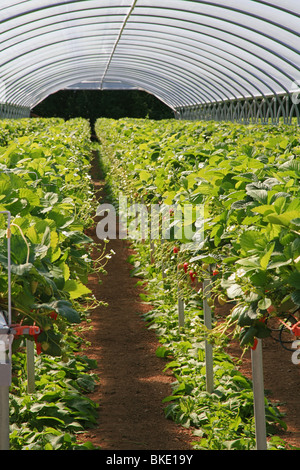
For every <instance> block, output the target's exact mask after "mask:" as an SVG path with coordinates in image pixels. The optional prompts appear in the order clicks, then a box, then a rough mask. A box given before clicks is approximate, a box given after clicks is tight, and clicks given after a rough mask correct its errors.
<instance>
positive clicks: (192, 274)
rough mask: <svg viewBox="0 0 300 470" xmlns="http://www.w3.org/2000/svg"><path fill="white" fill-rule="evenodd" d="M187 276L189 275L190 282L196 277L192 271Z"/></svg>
mask: <svg viewBox="0 0 300 470" xmlns="http://www.w3.org/2000/svg"><path fill="white" fill-rule="evenodd" d="M189 275H190V278H191V281H192V282H194V281H195V279H196V277H197V274H196V273H195V272H194V271H190V272H189Z"/></svg>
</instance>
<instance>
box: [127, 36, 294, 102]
mask: <svg viewBox="0 0 300 470" xmlns="http://www.w3.org/2000/svg"><path fill="white" fill-rule="evenodd" d="M141 31H143V30H141ZM148 35H149V31H147V36H146V37H148ZM127 36H128V33H127ZM132 37H133V38H134V37H135V36H134V34H133V33H132ZM151 39H153V38H151ZM214 39H215V38H214ZM136 40H137V39H136ZM156 40H157V41H158V42H159V39H158V38H156ZM123 41H125V42H126V37H124V39H123ZM189 41H190V40H189ZM217 41H218V42H220V43H221V44H223V43H224V41H221V40H219V39H217ZM167 42H170V43H171V44H172V45H173V44H174V39H171V38H169V37H168V38H167V39H166V38H164V44H165V45H166V44H167ZM178 43H180V50H182V49H183V50H185V49H186V48H189V49H192V48H193V49H196V48H197V47H198V51H199V50H200V51H205V53H207V54H210V55H211V54H213V55H214V56H217V57H219V58H220V59H221V60H223V61H226V62H231V63H232V64H233V65H234V66H235V67H238V68H239V69H243V70H245V72H246V73H247V74H249V75H250V76H253V77H254V78H255V79H257V80H258V81H259V82H261V83H263V84H264V85H265V86H266V88H269V89H270V91H271V92H273V93H275V90H272V88H271V86H270V84H269V83H266V82H265V81H263V80H262V79H261V77H258V76H257V75H256V74H255V73H254V72H251V71H250V70H249V69H246V68H245V65H244V64H247V65H249V66H250V67H251V68H253V69H254V70H255V71H257V72H259V73H261V74H262V75H264V76H267V77H269V78H270V80H271V81H273V82H274V83H277V84H278V85H279V86H282V85H281V82H280V81H279V79H277V78H276V77H274V75H271V74H270V73H269V72H266V70H264V69H262V68H261V67H259V66H258V65H256V64H254V63H253V62H250V61H249V60H246V59H245V58H244V57H242V56H238V55H237V54H233V53H232V52H229V51H228V50H227V49H225V48H221V47H219V46H216V44H215V43H214V44H211V43H207V42H205V41H204V40H203V39H202V40H200V38H198V39H197V45H195V44H192V43H190V42H189V43H188V42H187V37H186V36H179V35H178V34H177V36H176V47H177V48H178ZM226 43H227V44H229V43H228V42H226ZM199 44H201V47H199ZM182 45H183V46H182ZM230 46H231V47H232V48H235V49H237V48H236V46H235V45H234V44H230ZM207 49H210V50H207ZM216 51H220V52H218V53H217V52H216ZM244 52H245V53H247V54H249V55H250V53H248V52H247V51H246V50H244ZM222 54H223V55H222ZM228 56H229V57H230V59H228ZM252 57H253V54H252ZM256 57H257V59H258V60H259V61H260V62H263V63H264V64H267V65H269V66H270V68H271V67H272V68H273V69H274V66H272V65H271V63H270V62H269V61H266V60H263V59H262V58H261V57H258V56H256ZM232 58H234V60H233V59H232ZM249 59H250V58H249ZM211 60H212V59H211ZM241 63H242V64H243V65H242V66H241ZM275 68H276V70H277V72H278V73H280V74H282V75H283V74H284V71H283V70H281V69H279V68H278V67H275ZM289 79H290V77H289ZM249 83H251V82H250V81H249ZM286 91H288V90H286Z"/></svg>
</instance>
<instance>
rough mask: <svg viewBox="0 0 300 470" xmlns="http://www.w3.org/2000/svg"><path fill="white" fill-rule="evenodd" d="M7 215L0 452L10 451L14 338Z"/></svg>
mask: <svg viewBox="0 0 300 470" xmlns="http://www.w3.org/2000/svg"><path fill="white" fill-rule="evenodd" d="M1 213H2V214H6V215H7V270H8V312H7V314H8V319H7V320H8V323H7V324H6V320H5V318H4V316H2V317H1V330H2V334H1V336H2V337H3V339H1V346H2V351H1V359H0V450H9V388H10V384H11V343H12V341H13V336H12V335H10V334H9V328H10V325H11V255H10V235H11V234H10V223H11V213H10V212H9V211H1Z"/></svg>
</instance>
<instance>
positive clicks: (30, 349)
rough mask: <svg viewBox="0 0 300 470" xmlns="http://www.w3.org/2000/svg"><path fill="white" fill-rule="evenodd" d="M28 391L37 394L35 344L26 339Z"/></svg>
mask: <svg viewBox="0 0 300 470" xmlns="http://www.w3.org/2000/svg"><path fill="white" fill-rule="evenodd" d="M26 360H27V391H28V393H34V392H35V367H34V342H33V341H30V340H28V339H26Z"/></svg>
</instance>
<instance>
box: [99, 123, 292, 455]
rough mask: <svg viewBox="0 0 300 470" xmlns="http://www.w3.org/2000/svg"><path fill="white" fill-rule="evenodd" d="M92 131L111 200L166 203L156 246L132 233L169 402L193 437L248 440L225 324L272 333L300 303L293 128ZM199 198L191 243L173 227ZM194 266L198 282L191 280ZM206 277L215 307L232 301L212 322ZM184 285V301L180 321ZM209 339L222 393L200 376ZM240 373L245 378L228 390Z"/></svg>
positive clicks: (246, 333)
mask: <svg viewBox="0 0 300 470" xmlns="http://www.w3.org/2000/svg"><path fill="white" fill-rule="evenodd" d="M96 133H97V136H98V138H99V142H100V144H99V151H100V154H101V165H102V168H103V169H104V171H105V173H106V175H107V179H108V183H109V184H110V188H111V193H112V195H113V198H114V200H115V202H116V205H117V204H118V197H119V193H120V192H121V193H123V194H125V195H126V196H127V197H128V200H129V201H134V202H141V203H143V204H145V205H146V206H147V208H148V213H150V209H151V205H152V204H157V205H160V206H161V207H162V206H164V205H166V206H167V207H168V206H169V207H171V208H172V210H170V211H168V212H169V214H168V219H167V221H168V222H167V223H169V226H167V227H166V228H167V231H168V234H169V237H168V240H163V243H162V241H161V240H151V257H150V255H149V253H147V246H148V245H147V243H146V244H145V243H142V244H141V243H139V242H137V241H136V240H133V244H134V247H135V249H136V251H137V253H138V257H139V259H138V260H137V262H136V267H135V269H134V270H133V275H139V276H141V277H144V278H145V282H147V289H149V291H150V300H151V302H153V303H154V306H155V308H154V310H153V311H152V312H151V313H149V314H148V315H147V321H148V322H149V323H150V325H151V327H152V328H156V329H157V333H158V335H159V338H160V342H161V343H162V346H161V347H160V348H159V350H158V354H159V355H161V356H163V357H170V364H169V367H171V368H172V369H173V370H174V373H175V376H176V386H175V389H174V394H173V395H172V396H171V397H170V398H169V399H166V402H167V403H168V401H170V404H169V405H168V407H167V414H168V416H170V417H173V418H174V419H176V420H177V421H179V422H181V423H182V424H184V425H185V426H187V425H192V426H195V427H196V428H197V427H199V431H197V435H198V437H200V438H201V439H200V444H196V445H199V448H215V449H224V448H235V449H237V448H252V447H253V444H254V435H253V415H252V413H253V398H252V390H251V387H250V386H249V387H248V385H247V386H246V382H244V381H245V379H244V378H242V377H240V376H239V375H238V374H236V372H235V370H234V368H233V366H232V364H230V359H228V358H226V357H225V356H224V355H223V353H222V348H223V346H224V344H226V343H227V341H229V340H230V337H229V336H226V332H227V331H229V328H228V327H234V330H233V333H230V334H233V335H237V336H238V337H239V339H240V344H241V346H242V348H247V347H253V348H255V344H256V342H257V338H264V337H266V336H269V335H270V334H271V332H272V330H271V328H270V326H269V322H270V319H271V318H272V317H273V316H278V317H279V318H283V319H284V318H285V316H287V315H288V313H289V312H291V311H292V312H294V311H295V310H299V309H300V297H299V285H300V283H299V281H300V278H299V274H300V273H299V271H300V252H299V250H300V237H299V235H300V232H299V220H300V198H299V177H300V173H299V162H298V159H299V153H300V147H299V129H298V128H294V127H292V126H276V127H274V126H264V127H261V126H242V125H239V124H233V123H219V122H218V123H214V122H207V123H206V122H204V123H203V122H189V121H175V120H168V121H160V122H155V121H150V120H144V121H142V120H134V119H121V120H119V121H114V120H109V119H99V120H98V121H97V123H96ZM199 204H200V205H202V206H203V207H204V217H203V221H202V222H203V223H204V234H203V235H204V236H203V237H202V238H201V237H199V236H198V235H199V232H197V223H196V222H198V221H197V219H195V217H194V218H192V219H191V220H190V227H189V228H190V229H191V230H192V231H193V233H194V242H195V243H192V244H191V243H189V241H190V239H187V238H186V237H185V236H184V235H183V236H178V233H179V232H178V231H177V232H176V228H177V226H176V224H177V219H176V211H174V207H175V208H176V209H178V207H179V209H180V210H181V211H182V212H183V210H184V208H185V207H186V206H188V205H192V206H193V207H194V206H195V205H199ZM162 215H163V216H164V215H165V214H164V213H163V212H162ZM163 220H164V219H163ZM176 235H177V236H176ZM170 252H171V253H173V254H172V255H171V256H170ZM195 274H196V275H197V283H196V282H195V281H194V282H191V281H193V280H194V276H195ZM190 276H191V277H190ZM208 277H209V278H210V283H211V292H210V298H209V299H208V303H209V305H210V306H211V309H212V312H213V313H214V306H215V304H216V302H218V303H219V305H227V306H228V313H227V316H226V318H225V321H224V319H223V318H222V321H221V322H219V320H218V318H214V321H213V328H212V330H211V331H207V329H205V326H204V321H203V320H204V319H203V305H202V303H203V292H202V289H201V282H202V281H203V280H204V279H207V278H208ZM152 289H153V291H152ZM152 292H154V295H153V296H152V295H151V294H152ZM158 292H159V293H160V294H161V295H160V294H158ZM179 293H180V297H181V298H182V299H184V302H185V326H184V330H181V331H179V328H178V319H177V313H178V312H177V298H178V295H179ZM230 330H232V328H230ZM204 340H209V341H210V342H213V344H214V360H216V361H217V365H216V371H215V373H217V377H218V378H217V387H216V389H217V391H216V395H217V396H215V395H213V396H212V397H210V398H209V399H208V397H207V394H206V393H205V391H204V388H203V384H202V385H200V386H199V388H198V387H197V385H196V384H198V383H199V384H201V383H202V382H203V377H204V375H205V374H204V363H203V351H202V349H203V344H204ZM194 344H195V347H194ZM196 345H197V347H196ZM201 345H202V349H201ZM219 348H220V349H219ZM191 351H192V353H191V354H192V357H190V352H191ZM219 354H220V356H219ZM219 358H220V360H219ZM201 361H202V362H201ZM228 364H230V365H228ZM231 367H232V369H231ZM228 370H230V373H228ZM190 375H191V377H190ZM194 376H196V379H194ZM223 376H224V377H226V380H225V381H227V380H228V381H227V382H226V387H227V386H228V387H229V390H230V392H229V395H228V396H227V398H228V403H233V402H234V401H235V400H236V406H235V407H234V410H235V411H234V412H233V413H232V410H233V409H230V406H231V405H229V408H228V409H227V405H226V401H227V398H226V395H227V392H226V391H225V390H226V387H225V385H224V383H223V378H222V379H221V377H223ZM232 381H233V383H234V385H233V384H232ZM237 384H241V385H242V387H241V389H239V391H238V392H237V395H235V392H236V391H237V389H236V386H237ZM219 387H220V388H219ZM233 390H234V392H233ZM231 393H233V395H232V396H231ZM220 397H222V398H221V400H223V399H224V403H223V402H222V403H223V405H224V406H222V407H221V406H220ZM215 398H216V402H215V401H214V399H215ZM198 400H199V401H198ZM205 400H208V401H209V404H208V405H207V412H205V411H204V410H205V409H206V408H205V406H206V404H205ZM223 410H224V411H223ZM225 410H226V411H225ZM238 410H240V413H239V411H238ZM227 412H228V414H227ZM223 413H224V414H223ZM210 414H211V415H210ZM266 417H267V423H268V430H270V429H271V428H272V423H273V422H275V423H276V422H278V423H280V425H282V426H283V427H284V423H283V422H282V420H281V416H280V413H278V412H277V410H274V409H273V408H272V406H271V405H270V407H269V406H267V407H266ZM218 423H219V424H220V425H219V426H218ZM212 429H213V430H214V431H216V432H214V435H215V437H214V436H213V435H212V433H211V430H212ZM275 441H276V439H275V440H274V443H275ZM270 442H272V439H271V440H270ZM270 445H271V444H270ZM274 445H275V447H276V445H278V446H279V447H280V446H281V445H283V444H282V443H281V442H279V441H278V442H277V444H274Z"/></svg>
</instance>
